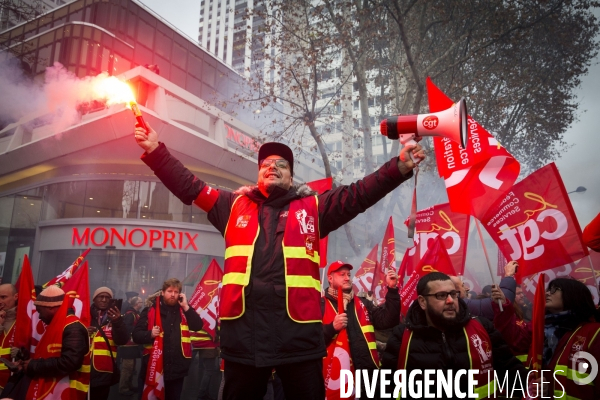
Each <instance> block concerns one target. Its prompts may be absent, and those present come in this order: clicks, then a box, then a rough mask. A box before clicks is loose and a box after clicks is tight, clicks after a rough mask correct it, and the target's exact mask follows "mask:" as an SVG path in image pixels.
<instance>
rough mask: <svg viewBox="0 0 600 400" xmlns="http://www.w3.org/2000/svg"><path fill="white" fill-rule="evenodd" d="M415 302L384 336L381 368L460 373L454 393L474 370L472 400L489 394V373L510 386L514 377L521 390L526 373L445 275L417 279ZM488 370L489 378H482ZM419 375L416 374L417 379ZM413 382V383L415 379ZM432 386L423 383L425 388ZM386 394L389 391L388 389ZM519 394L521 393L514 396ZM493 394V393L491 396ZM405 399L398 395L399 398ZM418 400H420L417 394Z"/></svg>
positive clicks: (463, 386)
mask: <svg viewBox="0 0 600 400" xmlns="http://www.w3.org/2000/svg"><path fill="white" fill-rule="evenodd" d="M417 295H418V298H417V301H415V302H414V303H413V304H412V305H411V306H410V308H409V310H408V313H407V315H406V320H405V322H404V323H403V324H400V325H398V326H396V327H395V328H394V330H393V332H392V336H390V338H389V340H388V342H387V346H386V349H385V352H384V354H383V361H382V368H387V369H391V370H394V371H395V370H397V369H405V370H408V371H412V370H416V369H419V370H421V371H424V370H431V369H433V370H438V371H441V372H443V373H444V374H447V372H448V371H452V377H453V378H454V377H456V376H457V372H459V371H461V373H462V371H464V372H465V373H464V374H463V375H462V376H461V377H460V378H459V379H460V384H459V385H458V387H456V386H455V382H456V381H455V380H454V379H453V380H452V383H453V384H452V387H453V389H454V393H456V391H457V390H458V391H460V392H461V393H464V394H468V393H469V390H470V389H469V385H468V377H467V375H468V374H467V373H466V372H467V370H469V369H471V370H479V374H476V375H475V380H476V381H477V385H476V387H475V388H474V392H475V393H476V394H477V395H478V396H477V398H479V399H481V398H485V397H488V396H487V394H488V391H489V393H490V395H491V396H493V395H494V390H495V389H494V385H493V382H491V380H492V379H493V377H494V372H496V375H497V376H498V377H499V382H502V381H503V379H504V376H505V374H507V373H508V374H509V375H508V382H510V384H511V385H512V384H513V383H514V382H515V378H517V374H518V377H520V379H522V381H521V383H522V385H521V386H520V387H521V388H527V386H526V384H525V385H523V384H524V383H525V378H526V375H527V371H526V370H525V367H524V366H523V364H522V363H521V362H520V361H519V360H518V359H517V358H516V357H515V356H513V354H512V353H511V351H510V348H509V347H508V345H507V344H506V342H505V341H504V339H502V335H501V334H500V332H498V331H497V330H496V329H495V328H494V325H493V324H492V322H490V321H489V320H488V319H485V318H483V317H472V316H471V314H470V313H469V310H468V308H467V306H466V304H465V302H464V301H463V300H462V299H461V298H460V292H459V291H457V290H456V288H455V286H454V283H453V282H452V280H451V279H450V277H449V276H448V275H446V274H443V273H441V272H432V273H430V274H427V275H425V276H424V277H422V278H421V279H420V280H419V282H418V284H417ZM488 372H489V374H488ZM419 378H423V375H420V376H417V379H419ZM415 381H416V380H415ZM433 382H436V380H435V378H433V380H432V379H431V378H430V379H424V380H422V381H421V382H420V383H421V384H422V385H423V392H425V385H427V384H432V383H433ZM428 391H429V393H436V389H435V388H431V387H430V388H429V389H428ZM389 392H390V393H391V390H389ZM517 393H519V394H521V395H522V393H521V392H517ZM439 394H440V393H439V392H438V396H437V398H438V399H453V398H455V396H454V395H453V394H452V393H448V392H446V391H442V392H441V394H442V395H441V396H440V395H439ZM496 395H497V394H496ZM410 398H417V397H411V396H410V392H409V393H402V399H410ZM418 398H421V396H418Z"/></svg>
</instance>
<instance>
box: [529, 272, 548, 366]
mask: <svg viewBox="0 0 600 400" xmlns="http://www.w3.org/2000/svg"><path fill="white" fill-rule="evenodd" d="M545 278H546V276H545V275H544V274H540V277H539V279H538V285H537V289H536V290H535V300H534V302H533V318H532V320H531V329H532V332H531V339H532V340H531V347H530V348H529V355H528V356H527V365H528V366H529V369H533V370H538V371H539V370H540V369H542V351H543V349H544V322H545V314H546V286H545Z"/></svg>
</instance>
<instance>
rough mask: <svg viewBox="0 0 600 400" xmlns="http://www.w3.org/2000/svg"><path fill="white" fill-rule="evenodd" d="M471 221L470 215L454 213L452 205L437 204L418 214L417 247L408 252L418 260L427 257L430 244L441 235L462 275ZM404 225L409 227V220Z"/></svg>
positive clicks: (416, 223)
mask: <svg viewBox="0 0 600 400" xmlns="http://www.w3.org/2000/svg"><path fill="white" fill-rule="evenodd" d="M470 220H471V218H470V217H469V216H468V215H465V214H461V213H456V212H453V211H452V210H451V209H450V203H444V204H437V205H435V206H433V207H429V208H426V209H424V210H421V211H419V212H417V219H416V222H415V232H416V233H415V239H414V240H415V246H414V247H412V248H411V249H409V250H408V251H410V255H411V256H414V255H416V256H417V260H420V259H421V258H422V257H423V256H424V255H425V252H426V251H427V248H428V246H429V242H430V241H431V240H432V239H434V238H435V237H437V236H438V235H441V236H442V239H444V245H445V246H446V249H447V251H448V255H449V256H450V260H452V265H453V266H454V270H455V271H456V272H457V273H458V274H459V275H462V273H463V271H464V270H465V261H466V259H467V244H468V241H469V221H470ZM404 223H405V224H406V226H408V218H407V219H406V221H404ZM411 272H412V271H411Z"/></svg>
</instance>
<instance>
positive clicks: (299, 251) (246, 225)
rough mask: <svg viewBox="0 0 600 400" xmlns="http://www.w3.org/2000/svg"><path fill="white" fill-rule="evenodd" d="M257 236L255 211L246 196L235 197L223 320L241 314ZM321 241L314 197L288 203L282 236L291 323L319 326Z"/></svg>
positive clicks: (227, 245)
mask: <svg viewBox="0 0 600 400" xmlns="http://www.w3.org/2000/svg"><path fill="white" fill-rule="evenodd" d="M259 231H260V226H259V221H258V205H257V204H256V203H254V202H253V201H252V200H250V199H249V198H248V197H246V196H238V197H237V198H236V199H235V201H234V202H233V205H232V207H231V215H230V216H229V221H228V222H227V227H226V229H225V273H224V275H223V287H222V289H221V302H220V310H219V311H220V317H221V319H224V320H231V319H236V318H239V317H241V316H242V315H243V314H244V311H245V298H244V288H245V287H246V286H248V283H249V282H250V270H251V268H252V256H253V254H254V244H255V242H256V239H257V238H258V234H259ZM319 238H320V235H319V210H318V200H317V197H316V196H309V197H304V198H302V199H298V200H294V201H292V202H291V203H290V207H289V210H288V217H287V222H286V226H285V232H284V234H283V258H284V265H285V286H286V307H287V312H288V315H289V317H290V318H291V319H292V320H293V321H295V322H300V323H311V322H321V306H320V304H319V302H320V299H321V281H320V277H319V260H320V258H319Z"/></svg>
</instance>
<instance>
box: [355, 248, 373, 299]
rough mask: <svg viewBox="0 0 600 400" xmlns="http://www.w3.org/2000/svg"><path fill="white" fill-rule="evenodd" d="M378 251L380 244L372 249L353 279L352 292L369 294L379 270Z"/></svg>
mask: <svg viewBox="0 0 600 400" xmlns="http://www.w3.org/2000/svg"><path fill="white" fill-rule="evenodd" d="M377 250H379V244H376V245H375V247H373V248H372V249H371V251H370V252H369V254H368V255H367V257H366V258H365V259H364V261H363V262H362V264H361V265H360V268H359V269H358V270H357V271H356V273H355V274H354V277H353V278H352V290H353V291H354V293H355V294H358V293H360V292H368V291H370V290H371V286H372V284H373V273H374V272H375V270H376V269H377Z"/></svg>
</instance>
